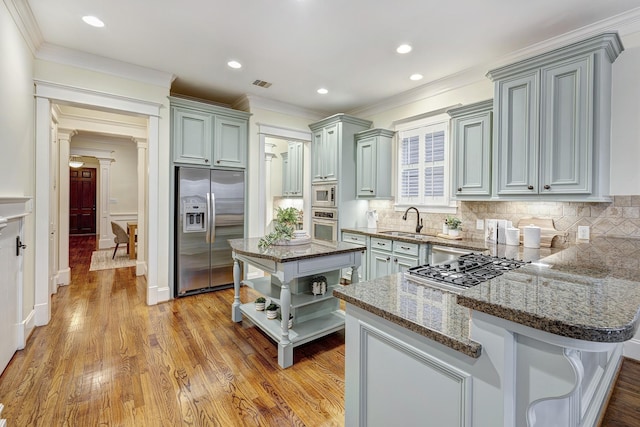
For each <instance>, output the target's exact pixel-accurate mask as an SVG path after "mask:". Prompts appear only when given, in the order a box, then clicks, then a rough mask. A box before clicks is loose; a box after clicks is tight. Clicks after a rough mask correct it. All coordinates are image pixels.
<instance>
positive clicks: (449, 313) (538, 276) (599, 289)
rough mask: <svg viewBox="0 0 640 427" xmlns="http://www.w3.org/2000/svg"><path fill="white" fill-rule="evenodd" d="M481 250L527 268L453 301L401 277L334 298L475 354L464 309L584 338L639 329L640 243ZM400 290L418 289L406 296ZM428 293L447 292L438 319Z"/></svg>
mask: <svg viewBox="0 0 640 427" xmlns="http://www.w3.org/2000/svg"><path fill="white" fill-rule="evenodd" d="M345 231H347V230H345ZM349 231H351V230H349ZM376 234H377V233H372V234H371V235H376ZM393 239H395V237H393ZM454 243H457V242H455V241H454ZM486 248H487V250H489V252H490V253H492V254H493V255H498V256H508V257H511V258H519V259H525V260H528V261H532V264H530V265H528V266H525V267H522V268H520V269H517V270H514V271H510V272H507V273H505V274H503V275H502V276H499V277H497V278H495V279H492V280H489V281H487V282H484V283H481V284H479V285H477V286H475V287H473V288H470V289H467V290H464V291H462V292H461V293H460V294H459V295H457V296H456V295H455V294H449V293H448V292H446V291H439V290H436V288H431V287H429V285H419V284H415V283H414V282H411V281H408V282H407V281H406V280H405V279H404V277H403V275H402V274H397V275H393V276H387V277H384V278H380V279H376V280H373V281H369V282H363V283H357V284H353V285H351V286H347V287H344V288H339V289H336V290H334V295H335V296H336V297H338V298H341V299H343V300H345V301H347V302H349V303H351V304H354V305H355V306H358V307H360V308H363V309H365V310H367V311H370V312H372V313H374V314H377V315H379V316H380V317H383V318H385V319H387V320H390V321H392V322H394V323H397V324H399V325H401V326H404V327H407V328H408V329H410V330H413V331H414V332H417V333H419V334H421V335H424V336H426V337H429V338H431V339H434V340H435V341H438V342H440V343H442V344H445V345H448V346H449V347H451V348H454V349H456V350H458V351H461V352H463V353H465V354H468V355H470V356H472V357H477V356H474V355H476V354H477V355H479V354H480V351H481V349H480V344H479V343H475V342H473V341H472V340H470V338H469V335H468V334H469V331H468V321H469V317H470V311H469V309H473V310H477V311H481V312H485V313H488V314H491V315H493V316H496V317H500V318H503V319H507V320H510V321H513V322H516V323H520V324H522V325H526V326H530V327H532V328H535V329H539V330H542V331H546V332H550V333H553V334H556V335H560V336H565V337H570V338H575V339H579V340H586V341H596V342H623V341H627V340H629V339H631V338H632V337H633V336H634V334H635V332H636V330H637V329H638V325H639V309H640V240H636V239H620V238H597V239H594V240H593V241H591V242H589V243H583V244H576V245H570V246H568V247H566V248H547V249H539V250H538V249H536V250H528V249H526V248H522V247H507V246H503V245H493V246H486ZM420 287H423V288H425V289H426V288H428V289H431V290H430V291H425V290H420V289H419V288H420ZM405 288H415V290H412V291H411V292H407V291H405V290H404V289H405ZM428 292H431V293H429V295H432V294H433V292H437V293H438V294H442V295H446V297H444V299H446V300H447V304H446V307H447V310H444V311H442V316H443V317H442V320H441V321H440V320H437V321H432V320H429V319H430V318H429V319H427V320H425V318H424V313H425V312H429V313H431V311H429V310H431V308H427V307H430V306H431V303H430V302H429V303H427V304H426V305H425V298H424V295H425V293H428ZM412 295H413V299H411V296H412ZM455 301H457V302H455ZM421 313H422V314H421ZM443 325H446V326H447V327H446V328H444V327H443ZM450 325H452V326H450ZM453 325H461V326H460V327H458V326H453ZM462 325H467V326H466V327H463V326H462Z"/></svg>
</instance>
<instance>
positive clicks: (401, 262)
mask: <svg viewBox="0 0 640 427" xmlns="http://www.w3.org/2000/svg"><path fill="white" fill-rule="evenodd" d="M418 265H419V263H418V258H413V257H407V256H402V255H397V254H395V253H394V254H393V267H392V272H393V273H404V272H405V271H407V270H408V269H410V268H411V267H416V266H418Z"/></svg>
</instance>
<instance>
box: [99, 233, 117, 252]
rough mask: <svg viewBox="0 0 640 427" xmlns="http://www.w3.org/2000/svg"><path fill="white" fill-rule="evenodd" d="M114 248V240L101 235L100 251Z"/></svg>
mask: <svg viewBox="0 0 640 427" xmlns="http://www.w3.org/2000/svg"><path fill="white" fill-rule="evenodd" d="M112 247H113V238H109V236H102V235H100V240H99V241H98V249H109V248H112Z"/></svg>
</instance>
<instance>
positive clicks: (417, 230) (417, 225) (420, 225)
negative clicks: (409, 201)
mask: <svg viewBox="0 0 640 427" xmlns="http://www.w3.org/2000/svg"><path fill="white" fill-rule="evenodd" d="M411 209H413V210H414V211H416V214H417V215H418V218H417V220H416V233H419V232H420V230H422V220H421V219H420V212H419V211H418V209H417V208H414V207H413V206H409V207H408V208H407V210H406V211H404V215H402V219H404V220H405V221H406V220H407V213H408V212H409V211H410V210H411Z"/></svg>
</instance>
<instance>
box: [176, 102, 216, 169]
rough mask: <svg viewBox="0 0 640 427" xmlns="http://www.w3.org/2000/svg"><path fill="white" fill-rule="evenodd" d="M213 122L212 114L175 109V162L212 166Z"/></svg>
mask: <svg viewBox="0 0 640 427" xmlns="http://www.w3.org/2000/svg"><path fill="white" fill-rule="evenodd" d="M212 122H213V116H212V115H211V114H207V113H202V112H198V111H194V110H184V109H180V108H173V150H174V161H176V162H180V163H189V164H194V165H210V164H211V143H212V141H213V131H212V128H211V127H212Z"/></svg>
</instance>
